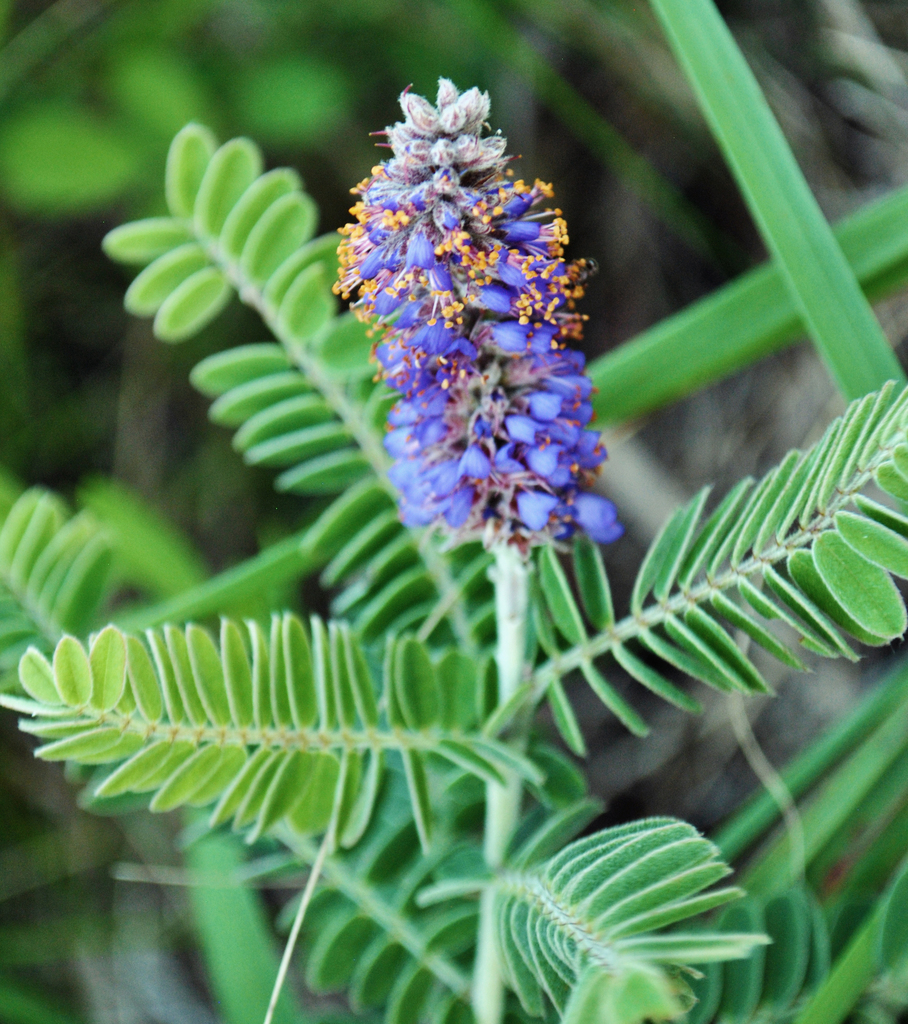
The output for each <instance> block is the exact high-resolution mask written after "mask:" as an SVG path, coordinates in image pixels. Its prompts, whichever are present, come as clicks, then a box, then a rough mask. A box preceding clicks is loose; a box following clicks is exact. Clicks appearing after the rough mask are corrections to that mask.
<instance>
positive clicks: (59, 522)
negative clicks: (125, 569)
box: [0, 487, 111, 675]
mask: <svg viewBox="0 0 908 1024" xmlns="http://www.w3.org/2000/svg"><path fill="white" fill-rule="evenodd" d="M110 565H111V548H110V544H109V543H108V540H107V538H105V536H104V533H103V531H102V530H101V529H100V528H99V526H98V524H97V523H96V522H95V521H94V520H93V519H92V517H91V516H90V515H88V514H87V513H84V512H83V513H80V514H78V515H75V516H73V515H71V514H70V513H69V512H68V510H67V509H66V506H65V505H64V503H63V501H62V500H61V499H60V498H58V497H57V496H56V495H55V494H52V493H51V492H50V491H47V490H44V489H43V488H38V487H36V488H33V489H31V490H29V491H26V492H25V494H23V495H22V496H21V497H20V498H18V500H17V501H16V502H15V504H14V505H13V506H12V508H11V509H10V510H9V512H8V514H7V516H6V518H5V519H4V520H3V524H2V526H0V675H2V674H4V673H6V672H7V671H8V670H10V669H11V668H15V666H16V665H17V664H18V662H19V658H20V656H21V655H22V654H23V652H24V651H25V650H26V648H27V647H28V646H29V645H35V646H37V647H40V648H41V649H46V648H47V647H48V646H49V645H50V646H52V645H53V644H54V643H55V642H56V641H57V640H58V639H59V638H60V637H61V636H62V634H63V633H64V632H65V631H66V630H71V631H73V632H77V631H81V630H83V629H87V628H88V627H89V626H90V624H91V623H92V621H93V617H94V615H95V613H96V612H97V610H98V606H99V605H100V603H101V600H102V598H103V597H104V594H105V588H106V584H107V580H108V575H109V570H110Z"/></svg>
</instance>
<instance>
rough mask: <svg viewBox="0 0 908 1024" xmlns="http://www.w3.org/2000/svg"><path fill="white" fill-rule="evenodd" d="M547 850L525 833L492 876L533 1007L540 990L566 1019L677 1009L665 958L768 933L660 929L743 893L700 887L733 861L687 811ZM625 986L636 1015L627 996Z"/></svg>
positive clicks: (734, 950) (532, 1009)
mask: <svg viewBox="0 0 908 1024" xmlns="http://www.w3.org/2000/svg"><path fill="white" fill-rule="evenodd" d="M545 852H547V851H546V850H545V848H544V846H542V845H541V844H540V843H539V842H538V841H536V842H530V843H528V844H526V846H525V847H524V848H523V849H522V850H519V851H518V852H517V853H516V855H515V856H514V857H513V858H512V859H511V864H510V868H509V870H508V871H506V872H505V873H504V874H503V875H502V877H501V878H500V879H498V880H497V881H496V883H495V901H496V915H497V922H498V941H499V945H500V947H501V952H502V959H503V962H504V965H505V970H506V974H507V977H508V981H509V984H510V985H511V987H512V988H513V989H514V991H515V992H516V993H517V994H518V996H519V997H520V1001H521V1003H522V1005H523V1007H524V1009H525V1010H526V1011H527V1012H528V1013H530V1014H532V1015H533V1016H536V1017H538V1016H542V1015H543V1014H544V1011H545V1000H544V998H543V996H544V995H545V996H547V997H548V999H549V1000H550V1001H551V1003H552V1004H553V1005H554V1006H555V1008H556V1009H557V1011H558V1013H559V1014H560V1015H561V1016H562V1018H563V1019H565V1020H569V1021H571V1020H579V1019H598V1020H611V1019H616V1020H622V1021H638V1020H640V1021H642V1020H644V1019H647V1018H649V1017H650V1016H660V1015H661V1016H677V1014H678V1013H679V1012H680V1011H681V1009H682V1008H683V1005H682V1003H681V1002H680V998H679V997H681V996H683V995H684V994H685V985H684V984H683V983H682V984H680V985H679V984H678V983H677V982H676V981H673V980H672V976H671V975H670V974H669V973H667V972H666V971H664V970H662V969H661V967H660V966H659V965H675V966H681V965H688V964H702V963H708V962H711V961H719V960H730V959H735V958H740V957H744V956H746V955H747V954H748V953H749V952H750V951H751V950H752V949H753V948H754V946H755V945H756V944H758V943H760V942H761V941H765V940H764V939H763V938H762V937H761V936H760V935H758V934H753V933H750V934H743V933H737V932H736V933H730V932H726V933H719V932H706V931H696V932H684V933H682V932H677V931H669V932H661V931H660V930H661V929H663V928H665V927H666V926H667V925H673V924H675V923H677V922H679V921H683V920H687V919H688V918H690V917H692V916H693V915H695V914H698V913H701V912H703V911H706V910H710V909H712V908H714V907H717V906H720V905H721V904H723V903H726V902H727V901H728V900H730V899H733V898H734V897H736V896H739V895H740V890H738V889H735V888H733V887H723V888H719V889H713V890H710V891H706V892H704V890H707V889H708V887H709V886H711V885H712V884H713V883H715V882H717V881H718V880H719V879H721V878H723V877H725V876H726V875H727V874H728V873H729V868H728V867H727V866H726V865H725V864H724V863H723V862H722V861H721V859H720V858H719V854H718V850H717V849H716V847H715V846H713V844H712V843H710V842H708V841H707V840H706V839H704V838H703V837H702V836H700V835H699V833H697V831H696V830H695V829H694V828H692V827H691V826H690V825H687V824H685V823H684V822H680V821H676V820H675V819H672V818H652V819H647V820H643V821H637V822H633V823H632V824H630V825H622V826H618V827H616V828H611V829H606V830H605V831H604V832H597V833H594V834H593V835H590V836H586V837H585V838H583V839H579V840H576V841H575V842H573V843H571V844H570V845H568V846H566V847H564V848H563V849H561V850H560V851H559V852H558V853H556V854H555V855H554V856H550V857H548V858H546V859H542V857H541V856H540V854H543V855H544V854H545ZM657 932H658V934H657ZM629 992H630V993H632V994H633V998H634V999H636V1000H638V1002H639V1007H640V1008H639V1010H638V1011H637V1012H636V1014H629V1012H628V1006H626V1005H624V1004H625V1003H626V1002H627V1000H628V999H629V998H630V996H629V994H628V993H629ZM619 1004H620V1005H624V1009H623V1010H622V1015H621V1016H618V1015H617V1010H616V1007H617V1006H618V1005H619ZM610 1007H612V1009H611V1012H610V1009H609V1008H610Z"/></svg>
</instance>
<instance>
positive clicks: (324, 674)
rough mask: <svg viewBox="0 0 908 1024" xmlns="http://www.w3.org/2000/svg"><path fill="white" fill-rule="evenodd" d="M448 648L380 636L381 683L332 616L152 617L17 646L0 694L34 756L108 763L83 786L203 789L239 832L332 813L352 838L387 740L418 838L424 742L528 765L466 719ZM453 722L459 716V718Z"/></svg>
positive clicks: (317, 822)
mask: <svg viewBox="0 0 908 1024" xmlns="http://www.w3.org/2000/svg"><path fill="white" fill-rule="evenodd" d="M465 660H466V659H463V657H462V656H461V655H458V654H457V653H456V652H452V653H451V654H449V655H448V656H447V657H445V658H444V659H442V661H441V662H440V663H438V664H437V665H435V664H433V662H432V660H431V658H430V655H429V652H428V650H427V648H426V647H425V645H423V644H422V643H420V642H419V641H418V640H416V639H415V638H413V637H405V638H401V639H398V640H396V641H392V642H391V643H390V644H389V648H388V655H387V657H386V659H385V671H384V679H383V682H382V686H381V687H380V688H379V687H378V686H377V685H376V683H375V681H374V679H373V676H372V672H371V670H370V668H369V665H368V663H367V661H366V658H365V655H364V653H363V650H362V648H361V646H360V644H359V641H358V640H357V639H356V637H355V636H354V635H353V633H352V632H351V631H350V629H349V628H348V627H347V626H346V625H344V624H339V623H336V622H330V623H328V624H327V625H326V624H325V623H324V622H322V620H321V619H319V618H317V617H313V619H312V621H311V633H308V632H307V630H306V629H305V628H304V626H303V623H302V622H301V621H300V619H299V618H297V617H296V616H294V615H291V614H289V613H288V614H284V615H283V616H277V615H276V616H274V617H273V618H272V621H271V629H270V634H269V635H266V634H265V631H264V630H263V629H262V628H261V627H260V626H259V625H258V624H257V623H254V622H250V623H246V624H245V625H241V624H239V623H236V622H234V621H231V620H224V621H223V622H222V624H221V635H220V643H219V644H218V643H216V642H215V640H214V639H213V638H212V637H211V635H210V634H209V633H208V632H207V631H206V630H205V629H203V628H201V627H199V626H195V625H189V626H187V627H186V628H185V629H177V628H176V627H173V626H166V627H165V628H164V629H163V630H161V631H155V630H149V631H148V632H147V633H146V635H145V639H144V641H143V640H141V639H139V638H138V637H134V636H127V635H125V634H123V633H122V632H120V631H119V630H118V629H116V628H115V627H113V626H108V627H107V628H106V629H104V630H103V631H102V632H101V633H99V634H97V635H96V636H95V637H93V639H92V642H91V644H90V646H89V649H88V650H86V649H85V648H84V647H83V646H82V644H81V643H80V642H79V641H78V640H76V639H75V638H74V637H72V636H65V637H63V638H62V639H61V640H60V641H59V643H58V644H57V646H56V649H55V651H54V654H53V659H52V661H48V659H47V658H45V657H44V655H43V654H41V652H40V651H38V650H37V649H36V648H31V649H30V650H29V651H28V652H27V653H26V654H25V655H24V657H23V658H22V661H21V663H20V666H19V678H20V681H21V683H22V686H23V688H24V690H25V692H26V693H27V694H28V697H27V698H22V697H18V696H14V695H10V694H7V695H3V696H2V697H0V699H2V702H3V703H4V704H5V705H6V706H7V707H10V708H12V709H13V710H17V711H20V712H23V713H25V714H27V715H29V716H31V717H30V718H29V719H27V720H24V721H23V722H22V723H21V724H22V728H23V729H24V730H25V731H27V732H31V733H33V734H35V735H37V736H40V737H41V738H42V739H44V740H45V741H47V742H45V744H44V745H43V746H41V747H39V748H38V750H37V751H36V754H37V756H38V757H42V758H44V759H46V760H69V761H74V762H77V763H81V764H114V763H116V762H121V761H122V762H123V763H122V764H120V765H119V767H117V768H116V769H115V770H114V771H113V772H112V773H111V774H110V775H109V776H108V777H107V778H106V779H105V780H104V781H103V782H102V784H101V785H100V786H99V788H98V791H97V792H98V795H99V796H108V797H109V796H115V795H118V794H122V793H127V792H133V793H135V792H142V793H150V794H152V797H151V808H152V810H158V811H164V810H170V809H171V808H174V807H178V806H180V805H183V804H191V805H193V806H205V805H207V804H210V803H212V802H214V801H217V803H216V805H215V807H214V810H213V812H212V814H211V824H212V825H217V824H220V823H222V822H227V821H232V822H233V827H234V828H235V829H247V830H248V838H249V840H250V841H252V840H253V839H255V838H256V837H257V836H259V835H261V834H262V833H263V832H265V831H268V830H270V829H272V828H273V827H274V826H275V825H277V824H278V823H281V822H283V823H286V824H288V825H289V827H291V828H292V829H293V830H295V831H296V832H297V833H299V834H304V835H305V834H310V833H317V832H320V831H322V830H323V829H324V828H325V827H327V825H328V822H329V821H330V820H331V819H332V815H334V816H335V818H336V820H337V823H338V824H337V834H338V836H339V838H340V842H341V844H342V845H345V846H350V845H353V844H354V843H356V842H357V840H358V839H359V837H360V836H361V835H362V833H363V830H364V829H365V827H366V826H367V824H368V822H369V820H370V818H371V815H372V811H373V808H374V804H375V799H376V795H377V793H378V792H379V787H380V784H381V779H382V775H383V771H384V767H385V757H386V754H387V753H388V752H389V751H396V752H397V753H398V754H399V756H400V757H401V758H402V760H403V766H404V771H405V775H406V780H407V785H408V789H409V793H410V799H411V802H412V807H413V814H414V818H415V822H416V826H417V829H418V834H419V836H420V839H421V841H422V842H423V845H424V846H425V847H426V848H428V845H429V838H430V835H431V829H432V820H433V809H432V801H431V798H430V792H431V790H430V782H429V771H428V764H427V762H428V759H429V757H430V755H431V756H432V757H434V758H441V759H442V760H443V761H446V762H447V763H449V764H453V765H457V766H458V767H460V768H462V769H464V770H466V771H468V772H471V773H473V774H475V775H476V776H478V777H480V778H482V779H484V780H486V781H495V782H499V783H501V782H503V781H504V777H505V773H508V772H513V771H516V772H518V773H519V774H520V775H521V776H522V777H524V778H527V779H530V780H533V781H535V782H539V781H541V778H542V775H541V772H540V771H539V770H538V769H537V768H535V767H534V766H533V764H532V763H531V762H530V761H529V760H528V759H527V758H525V757H523V756H522V755H521V754H519V753H516V752H515V751H513V750H511V749H510V748H509V747H507V746H506V745H505V744H502V743H499V742H497V741H496V740H494V739H490V738H489V737H487V736H485V735H483V734H482V733H479V732H477V731H475V730H471V729H470V726H471V724H472V723H473V722H474V721H475V700H474V699H473V698H472V689H473V687H474V685H475V678H474V675H473V674H472V673H471V672H469V671H468V669H469V665H467V666H464V664H463V662H464V661H465ZM465 725H466V728H464V726H465Z"/></svg>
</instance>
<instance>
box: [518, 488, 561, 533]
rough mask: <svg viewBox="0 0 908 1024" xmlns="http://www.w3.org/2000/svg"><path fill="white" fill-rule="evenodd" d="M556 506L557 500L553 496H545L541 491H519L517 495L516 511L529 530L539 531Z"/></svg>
mask: <svg viewBox="0 0 908 1024" xmlns="http://www.w3.org/2000/svg"><path fill="white" fill-rule="evenodd" d="M557 505H558V499H557V498H556V497H555V495H554V494H545V493H544V492H543V491H521V492H520V494H518V495H517V511H518V512H519V513H520V518H521V519H522V520H523V522H524V523H525V525H526V526H528V527H529V528H530V529H531V530H541V529H542V528H543V527H544V526H545V525H546V523H547V522H548V521H549V516H550V515H551V513H552V512H554V511H555V508H556V507H557Z"/></svg>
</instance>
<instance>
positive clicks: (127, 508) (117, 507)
mask: <svg viewBox="0 0 908 1024" xmlns="http://www.w3.org/2000/svg"><path fill="white" fill-rule="evenodd" d="M79 502H80V504H81V505H82V506H83V507H85V508H87V509H90V510H91V512H92V514H93V515H94V516H95V518H96V519H98V520H99V522H101V523H103V524H104V526H105V527H106V528H107V530H108V533H109V535H110V536H111V537H112V538H113V545H114V553H115V558H116V564H117V566H118V568H119V570H120V572H121V573H123V574H124V575H125V576H126V577H127V579H128V580H129V582H130V583H137V584H139V585H140V586H142V587H145V588H146V589H147V590H148V591H149V592H150V593H151V594H152V595H153V596H154V597H157V598H164V597H173V596H175V595H176V594H180V593H182V592H183V591H184V590H188V589H189V588H190V587H195V586H198V585H199V584H200V583H202V582H204V580H205V579H206V577H207V572H206V570H205V564H204V562H203V561H202V558H201V556H200V555H199V554H198V552H197V551H195V549H194V548H193V546H192V544H191V543H190V542H189V541H188V540H187V539H186V538H185V537H184V536H183V535H182V534H181V533H180V532H179V531H178V530H176V529H175V528H174V527H173V526H172V525H171V524H170V523H169V522H168V521H167V520H165V519H164V517H163V516H161V515H160V514H159V513H158V512H157V511H156V510H155V509H153V508H152V507H151V506H150V505H148V504H146V503H145V502H144V501H143V500H142V499H141V498H140V497H139V496H138V495H137V494H134V493H133V492H132V491H130V490H129V488H128V487H126V486H125V485H124V484H122V483H120V482H119V481H116V480H111V479H108V478H107V477H100V476H98V477H92V478H91V479H90V480H88V481H86V482H85V483H84V484H82V486H81V487H80V488H79Z"/></svg>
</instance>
